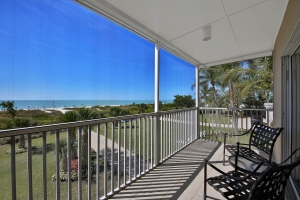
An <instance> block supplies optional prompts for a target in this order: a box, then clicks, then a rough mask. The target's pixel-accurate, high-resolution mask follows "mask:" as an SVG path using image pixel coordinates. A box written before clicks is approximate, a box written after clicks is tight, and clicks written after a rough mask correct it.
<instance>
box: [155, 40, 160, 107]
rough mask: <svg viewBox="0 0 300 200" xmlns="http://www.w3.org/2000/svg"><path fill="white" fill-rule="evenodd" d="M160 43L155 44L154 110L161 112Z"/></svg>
mask: <svg viewBox="0 0 300 200" xmlns="http://www.w3.org/2000/svg"><path fill="white" fill-rule="evenodd" d="M159 48H160V47H159V44H157V43H156V44H155V57H154V59H155V60H154V66H155V72H154V73H155V77H154V84H155V85H154V105H155V108H154V112H159Z"/></svg>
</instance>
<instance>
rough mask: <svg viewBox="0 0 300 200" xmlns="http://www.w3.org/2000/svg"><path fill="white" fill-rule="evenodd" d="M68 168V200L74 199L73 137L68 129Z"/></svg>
mask: <svg viewBox="0 0 300 200" xmlns="http://www.w3.org/2000/svg"><path fill="white" fill-rule="evenodd" d="M67 167H68V199H72V181H71V137H70V129H69V128H68V129H67Z"/></svg>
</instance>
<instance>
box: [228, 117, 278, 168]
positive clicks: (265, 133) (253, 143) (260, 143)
mask: <svg viewBox="0 0 300 200" xmlns="http://www.w3.org/2000/svg"><path fill="white" fill-rule="evenodd" d="M282 130H283V128H282V127H281V128H271V127H269V126H266V125H263V124H260V123H259V122H257V123H254V124H253V125H252V127H251V128H250V129H249V130H248V131H246V132H245V133H243V134H237V135H232V136H244V135H247V134H250V138H249V143H248V144H243V143H239V145H241V146H240V148H239V149H237V145H227V144H226V136H227V135H226V134H225V136H224V149H223V165H225V156H226V154H225V150H226V149H227V151H228V152H229V153H230V154H231V155H234V154H235V152H236V151H239V154H241V155H246V156H249V157H252V158H254V159H257V160H259V161H269V162H271V161H272V154H273V147H274V145H275V142H276V140H277V138H278V136H279V135H280V133H281V132H282ZM254 148H256V149H257V150H260V151H263V152H264V153H266V154H267V155H268V158H264V157H263V156H261V155H259V154H257V153H256V152H255V151H253V149H254Z"/></svg>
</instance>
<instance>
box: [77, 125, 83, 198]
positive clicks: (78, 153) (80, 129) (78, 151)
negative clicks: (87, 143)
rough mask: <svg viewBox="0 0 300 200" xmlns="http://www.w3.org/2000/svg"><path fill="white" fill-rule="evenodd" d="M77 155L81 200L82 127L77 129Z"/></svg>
mask: <svg viewBox="0 0 300 200" xmlns="http://www.w3.org/2000/svg"><path fill="white" fill-rule="evenodd" d="M77 141H78V142H77V146H78V148H77V155H78V199H82V181H81V180H82V167H81V164H82V153H81V147H82V127H81V126H80V127H78V139H77Z"/></svg>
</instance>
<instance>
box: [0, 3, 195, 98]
mask: <svg viewBox="0 0 300 200" xmlns="http://www.w3.org/2000/svg"><path fill="white" fill-rule="evenodd" d="M0 44H1V45H0V72H1V79H0V99H1V100H52V99H55V100H152V99H154V44H153V43H151V42H149V41H147V40H145V39H143V38H141V37H140V36H138V35H136V34H134V33H132V32H130V31H128V30H127V29H125V28H123V27H121V26H119V25H117V24H115V23H113V22H111V21H109V20H108V19H106V18H104V17H102V16H100V15H98V14H96V13H94V12H92V11H90V10H88V9H86V8H84V7H82V6H80V5H78V4H76V3H74V2H73V1H71V0H26V1H19V0H10V1H2V2H1V12H0ZM160 70H161V71H160V77H161V78H160V99H161V100H173V96H174V95H177V94H179V95H194V91H192V90H191V86H192V84H194V82H195V68H194V66H193V65H191V64H189V63H187V62H185V61H183V60H181V59H179V58H177V57H175V56H174V55H172V54H170V53H169V52H167V51H165V50H163V49H161V51H160Z"/></svg>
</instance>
